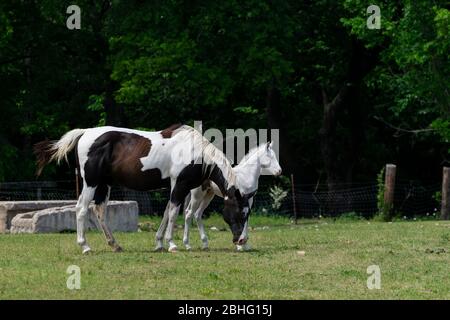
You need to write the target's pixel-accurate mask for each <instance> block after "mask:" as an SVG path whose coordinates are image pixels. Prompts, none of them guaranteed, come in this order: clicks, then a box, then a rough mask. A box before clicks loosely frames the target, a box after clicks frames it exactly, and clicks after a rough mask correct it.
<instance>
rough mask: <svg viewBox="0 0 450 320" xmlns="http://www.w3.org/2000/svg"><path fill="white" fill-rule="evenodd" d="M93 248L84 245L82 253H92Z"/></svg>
mask: <svg viewBox="0 0 450 320" xmlns="http://www.w3.org/2000/svg"><path fill="white" fill-rule="evenodd" d="M91 252H92V251H91V248H89V247H88V246H85V247H83V250H82V253H83V254H89V253H91Z"/></svg>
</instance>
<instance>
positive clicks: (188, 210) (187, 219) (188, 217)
mask: <svg viewBox="0 0 450 320" xmlns="http://www.w3.org/2000/svg"><path fill="white" fill-rule="evenodd" d="M194 202H195V200H193V199H192V197H191V198H190V201H189V204H188V205H187V206H185V211H184V233H183V243H184V246H185V247H186V250H191V249H192V247H191V245H190V244H189V228H190V224H191V221H192V207H193V205H194Z"/></svg>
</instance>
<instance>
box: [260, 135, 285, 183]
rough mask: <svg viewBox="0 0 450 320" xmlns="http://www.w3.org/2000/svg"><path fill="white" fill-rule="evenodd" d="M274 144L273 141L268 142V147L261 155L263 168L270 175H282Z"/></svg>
mask: <svg viewBox="0 0 450 320" xmlns="http://www.w3.org/2000/svg"><path fill="white" fill-rule="evenodd" d="M272 145H273V142H267V144H266V147H265V148H264V151H263V153H262V154H261V156H260V163H261V168H262V169H264V170H265V171H266V172H267V173H268V174H270V175H273V176H279V175H281V172H282V170H281V166H280V164H279V163H278V159H277V155H276V154H275V151H273V148H272Z"/></svg>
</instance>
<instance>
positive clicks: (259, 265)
mask: <svg viewBox="0 0 450 320" xmlns="http://www.w3.org/2000/svg"><path fill="white" fill-rule="evenodd" d="M141 221H145V222H149V223H150V224H151V225H153V226H154V227H152V228H151V229H154V228H155V227H157V224H158V223H159V219H156V220H155V219H154V218H141ZM206 225H207V226H208V229H209V227H211V226H217V227H218V228H219V229H220V228H221V227H224V226H225V224H224V222H223V221H222V220H221V218H219V217H211V218H210V219H207V220H206ZM251 225H252V226H253V227H254V229H253V230H252V231H251V232H250V236H251V244H252V246H253V250H252V251H250V252H236V251H235V250H234V247H233V245H232V243H231V233H230V232H229V231H212V230H208V235H209V238H210V247H211V250H210V251H208V252H203V251H201V250H200V249H199V247H200V240H199V236H198V232H197V230H196V228H193V229H192V245H193V246H194V250H193V251H192V252H186V251H184V250H183V249H182V241H181V237H182V229H180V228H179V229H177V230H176V241H177V243H178V244H179V246H180V251H179V252H177V253H175V254H172V253H167V252H164V253H155V252H152V249H153V247H154V236H155V232H154V231H153V230H152V231H150V232H138V233H132V234H127V233H116V234H115V235H116V238H117V240H118V241H119V243H120V244H121V245H122V247H123V248H124V250H125V251H124V252H122V253H113V252H111V250H110V249H109V247H108V246H107V245H106V243H105V241H104V239H103V235H102V234H100V233H98V232H91V233H88V235H87V237H88V240H89V243H90V245H91V247H92V248H93V250H94V252H93V253H92V254H90V255H87V256H83V255H81V253H80V249H79V247H78V246H77V245H76V242H75V240H76V235H75V234H70V233H69V234H39V235H27V234H22V235H8V234H7V235H0V300H1V299H450V272H449V270H450V222H449V221H446V222H444V221H415V222H412V221H399V222H393V223H385V222H375V221H366V220H362V221H358V220H356V221H355V220H351V219H341V220H337V221H333V220H331V219H323V220H301V221H300V222H299V224H298V225H293V224H291V222H290V221H289V220H287V219H283V218H271V217H262V216H252V220H251ZM264 226H266V227H268V228H263V227H264ZM298 251H305V255H304V256H301V255H300V254H298ZM69 265H78V266H79V267H80V268H81V289H80V290H69V289H67V287H66V280H67V277H68V276H69V275H68V274H66V270H67V267H68V266H69ZM369 265H378V266H379V267H380V268H381V289H380V290H369V289H368V288H367V285H366V282H367V277H368V276H369V275H368V274H367V273H366V270H367V267H368V266H369Z"/></svg>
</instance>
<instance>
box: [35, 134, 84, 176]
mask: <svg viewBox="0 0 450 320" xmlns="http://www.w3.org/2000/svg"><path fill="white" fill-rule="evenodd" d="M86 130H87V129H74V130H71V131H69V132H66V133H65V134H64V135H63V136H62V137H61V139H59V140H52V141H50V140H44V141H41V142H38V143H36V144H35V145H34V148H33V150H34V154H35V155H36V158H37V161H36V162H37V170H36V175H37V176H39V175H40V174H41V172H42V169H44V167H45V166H46V165H47V164H48V163H50V162H52V161H54V160H56V161H57V163H60V162H61V160H62V159H63V158H64V159H66V161H67V154H68V153H69V152H70V151H71V150H72V149H73V148H74V147H75V145H76V144H77V142H78V140H79V139H80V138H81V136H82V135H83V134H84V133H85V132H86Z"/></svg>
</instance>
